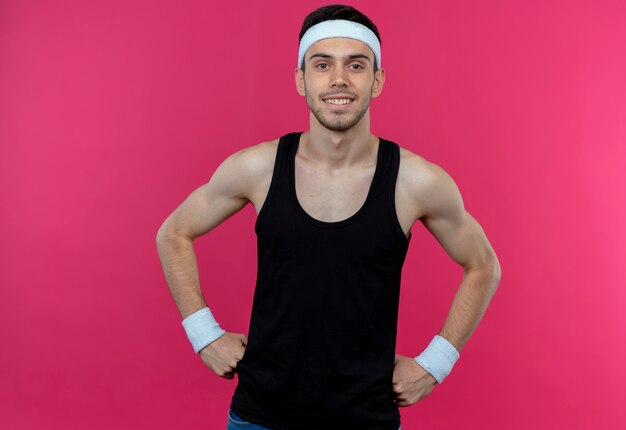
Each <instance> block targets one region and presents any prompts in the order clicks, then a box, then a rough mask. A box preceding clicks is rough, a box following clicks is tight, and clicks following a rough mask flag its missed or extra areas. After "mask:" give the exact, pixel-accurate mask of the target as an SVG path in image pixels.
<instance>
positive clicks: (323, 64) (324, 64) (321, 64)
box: [315, 63, 328, 69]
mask: <svg viewBox="0 0 626 430" xmlns="http://www.w3.org/2000/svg"><path fill="white" fill-rule="evenodd" d="M322 66H324V67H322ZM326 66H328V64H326V63H319V64H317V65H316V66H315V67H319V68H320V69H325V68H326Z"/></svg>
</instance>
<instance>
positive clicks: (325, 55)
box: [309, 52, 372, 62]
mask: <svg viewBox="0 0 626 430" xmlns="http://www.w3.org/2000/svg"><path fill="white" fill-rule="evenodd" d="M316 57H317V58H335V57H333V56H332V55H330V54H327V53H326V52H317V53H315V54H313V55H311V56H310V57H309V61H311V60H313V58H316ZM343 58H347V59H349V60H353V59H356V58H364V59H366V60H367V61H369V62H371V61H372V60H371V59H370V57H368V56H367V55H365V54H348V55H344V56H343Z"/></svg>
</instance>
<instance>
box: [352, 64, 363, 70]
mask: <svg viewBox="0 0 626 430" xmlns="http://www.w3.org/2000/svg"><path fill="white" fill-rule="evenodd" d="M351 67H354V68H355V69H364V68H365V67H363V66H361V65H360V64H352V65H351Z"/></svg>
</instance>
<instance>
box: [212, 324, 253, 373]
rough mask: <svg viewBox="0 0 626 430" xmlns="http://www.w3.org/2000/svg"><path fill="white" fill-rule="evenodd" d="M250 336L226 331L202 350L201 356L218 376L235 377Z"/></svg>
mask: <svg viewBox="0 0 626 430" xmlns="http://www.w3.org/2000/svg"><path fill="white" fill-rule="evenodd" d="M247 344H248V336H246V335H245V334H242V333H229V332H226V333H224V334H223V335H221V336H220V337H218V338H217V339H216V340H214V341H213V342H211V343H210V344H208V345H207V346H206V347H204V348H203V349H202V350H200V358H202V361H203V362H204V364H205V365H206V367H208V368H209V369H211V370H212V371H213V373H215V374H216V375H217V376H220V377H222V378H226V379H233V378H234V377H235V367H237V363H238V362H239V360H241V359H242V358H243V355H244V353H245V352H246V345H247Z"/></svg>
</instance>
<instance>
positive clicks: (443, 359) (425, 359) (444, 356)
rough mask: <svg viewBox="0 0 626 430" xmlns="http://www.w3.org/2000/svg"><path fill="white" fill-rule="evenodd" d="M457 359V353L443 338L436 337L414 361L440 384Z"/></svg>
mask: <svg viewBox="0 0 626 430" xmlns="http://www.w3.org/2000/svg"><path fill="white" fill-rule="evenodd" d="M459 357H460V354H459V352H458V351H457V350H456V348H454V346H453V345H452V344H451V343H450V342H449V341H448V340H447V339H446V338H445V337H443V336H439V335H436V336H435V337H434V338H433V340H431V341H430V344H429V345H428V346H427V347H426V349H425V350H424V352H422V353H421V354H420V355H419V356H417V357H415V361H417V364H419V365H420V366H422V367H423V368H424V369H425V370H426V371H427V372H428V373H430V374H431V375H433V377H434V378H435V379H436V380H437V382H438V383H440V384H441V383H442V382H443V380H444V379H445V378H446V376H448V375H449V374H450V372H451V371H452V366H454V363H456V361H457V360H458V359H459Z"/></svg>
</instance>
